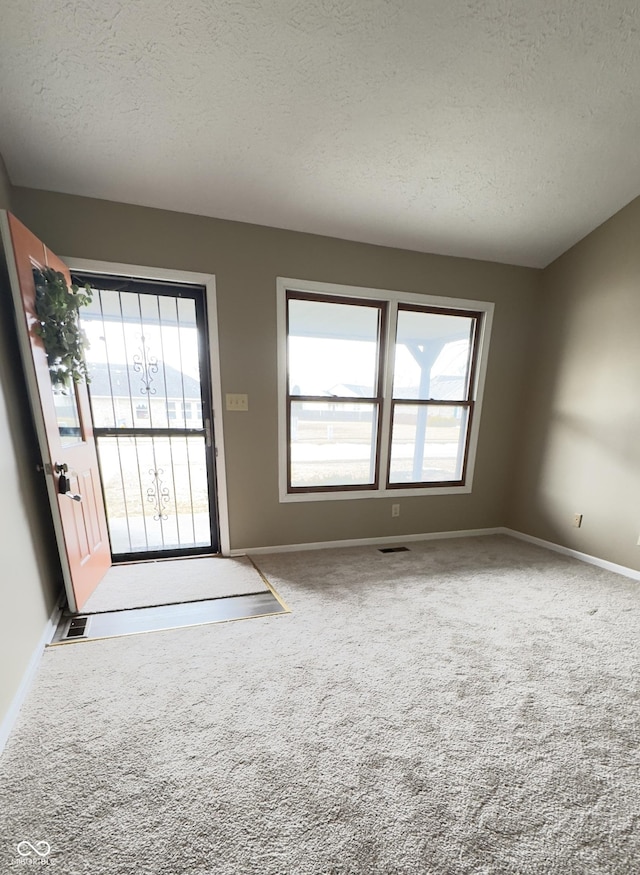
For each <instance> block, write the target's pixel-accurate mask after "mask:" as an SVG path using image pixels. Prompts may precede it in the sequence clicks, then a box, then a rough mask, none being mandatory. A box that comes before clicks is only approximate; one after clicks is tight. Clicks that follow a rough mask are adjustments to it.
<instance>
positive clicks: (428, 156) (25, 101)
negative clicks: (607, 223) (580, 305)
mask: <svg viewBox="0 0 640 875" xmlns="http://www.w3.org/2000/svg"><path fill="white" fill-rule="evenodd" d="M639 85H640V7H639V5H638V3H637V2H634V3H629V2H623V0H620V2H618V0H611V2H607V0H597V2H596V0H548V2H547V0H273V2H269V0H243V2H236V0H180V2H176V0H82V2H81V0H46V2H45V0H40V2H38V0H2V14H1V18H0V111H1V116H0V153H2V154H3V155H4V158H5V162H6V164H7V168H8V171H9V175H10V177H11V180H12V182H13V183H14V184H16V185H24V186H30V187H34V188H44V189H51V190H54V191H61V192H69V193H72V194H79V195H87V196H93V197H98V198H106V199H109V200H116V201H124V202H127V203H135V204H143V205H148V206H154V207H162V208H166V209H172V210H180V211H184V212H189V213H197V214H202V215H208V216H218V217H222V218H228V219H237V220H241V221H247V222H257V223H260V224H265V225H271V226H276V227H282V228H291V229H295V230H302V231H311V232H315V233H319V234H327V235H331V236H336V237H343V238H346V239H350V240H360V241H367V242H371V243H380V244H385V245H391V246H400V247H404V248H409V249H417V250H421V251H429V252H440V253H447V254H454V255H464V256H470V257H478V258H483V259H492V260H497V261H504V262H510V263H517V264H524V265H532V266H543V265H545V264H547V263H548V262H549V261H551V260H553V259H554V258H555V257H556V256H557V255H559V254H560V253H561V252H563V251H564V250H566V249H567V248H568V247H569V246H570V245H572V244H573V243H574V242H576V241H577V240H579V239H580V238H581V237H583V236H584V235H585V234H586V233H588V232H589V231H590V230H592V229H593V228H594V227H596V226H597V225H598V224H600V223H601V222H602V221H604V220H605V219H606V218H608V217H609V216H610V215H612V214H613V213H614V212H616V211H617V210H618V209H619V208H620V207H622V206H623V205H624V204H626V203H628V202H629V201H630V200H631V199H633V198H634V197H635V196H637V195H638V194H640V148H639V144H640V100H639V96H638V95H639V90H638V88H639Z"/></svg>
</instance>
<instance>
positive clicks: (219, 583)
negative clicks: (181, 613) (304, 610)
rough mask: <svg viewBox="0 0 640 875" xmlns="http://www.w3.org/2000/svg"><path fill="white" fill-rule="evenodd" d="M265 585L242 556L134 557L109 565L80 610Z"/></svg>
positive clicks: (218, 594) (149, 604)
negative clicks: (139, 559)
mask: <svg viewBox="0 0 640 875" xmlns="http://www.w3.org/2000/svg"><path fill="white" fill-rule="evenodd" d="M267 589H268V587H267V586H266V584H265V582H264V580H263V579H262V578H261V577H260V574H259V573H258V572H257V571H256V569H255V567H254V566H253V565H252V563H251V560H250V559H247V557H246V556H239V557H237V558H233V559H230V558H226V557H224V558H223V557H222V556H215V557H194V558H189V559H163V560H161V561H158V562H136V563H132V564H128V565H113V566H112V567H111V568H110V569H109V570H108V571H107V573H106V575H105V576H104V578H103V580H102V581H101V583H100V584H98V587H97V588H96V590H95V591H94V592H93V593H92V594H91V595H90V596H89V598H88V599H87V602H86V604H85V605H84V607H83V609H82V613H83V614H93V613H99V612H101V611H122V610H127V609H129V608H147V607H153V606H154V605H169V604H174V603H176V602H194V601H200V600H202V599H217V598H225V597H227V596H234V595H248V594H249V593H254V592H264V591H265V590H267Z"/></svg>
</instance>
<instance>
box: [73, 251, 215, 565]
mask: <svg viewBox="0 0 640 875" xmlns="http://www.w3.org/2000/svg"><path fill="white" fill-rule="evenodd" d="M60 258H61V259H62V261H64V263H65V264H66V265H67V266H68V267H69V269H70V270H78V271H87V272H90V273H105V274H115V275H118V276H122V275H124V276H130V277H136V278H140V279H150V280H165V281H166V282H174V283H191V284H192V285H198V286H204V287H205V295H206V300H207V321H208V325H207V331H208V332H209V366H210V376H211V395H212V404H213V407H212V411H211V412H212V415H213V447H214V452H215V466H214V467H215V472H216V499H217V504H218V507H217V514H218V528H219V533H220V552H221V553H222V555H223V556H228V555H229V553H230V550H231V542H230V537H229V501H228V497H227V475H226V463H225V453H224V431H223V427H224V426H223V417H222V410H223V407H222V381H221V375H220V342H219V336H218V299H217V293H216V278H215V275H214V274H209V273H194V272H193V271H188V270H171V269H169V268H164V267H145V266H143V265H139V264H122V263H120V262H115V261H97V260H94V259H92V258H73V257H71V256H66V255H61V256H60Z"/></svg>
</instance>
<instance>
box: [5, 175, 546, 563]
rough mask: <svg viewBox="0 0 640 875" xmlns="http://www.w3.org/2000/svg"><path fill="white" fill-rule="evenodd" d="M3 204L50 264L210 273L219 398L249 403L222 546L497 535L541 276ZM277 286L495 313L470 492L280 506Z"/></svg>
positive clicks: (220, 225) (85, 207)
mask: <svg viewBox="0 0 640 875" xmlns="http://www.w3.org/2000/svg"><path fill="white" fill-rule="evenodd" d="M14 204H15V211H16V213H17V215H18V216H19V217H20V218H21V219H22V220H23V221H24V222H25V224H27V225H28V226H29V227H30V228H31V229H32V230H33V231H34V232H35V233H36V234H38V235H39V236H40V237H42V239H44V240H45V241H46V242H47V243H48V244H49V245H50V246H51V248H52V249H53V250H54V251H56V252H57V253H58V254H60V255H67V256H75V257H79V258H94V259H100V260H105V261H116V262H127V263H132V264H140V265H148V266H158V267H166V268H173V269H182V270H191V271H198V272H203V273H214V274H215V275H216V278H217V291H218V316H219V323H220V347H221V371H222V384H223V385H222V389H223V392H243V393H244V392H246V393H248V395H249V413H241V414H239V413H235V414H234V413H227V412H223V416H224V427H225V441H226V453H227V478H228V484H229V508H230V529H231V546H232V547H233V548H243V547H255V546H262V545H277V544H288V543H304V542H315V541H327V540H338V539H346V538H363V537H371V536H389V537H392V536H393V535H396V534H408V533H422V532H437V531H448V530H455V529H471V528H480V527H486V526H497V525H502V524H504V522H505V512H506V505H507V493H508V489H509V488H510V479H511V473H512V470H511V463H512V460H513V448H514V428H515V422H516V420H517V418H518V417H514V409H516V408H518V405H519V404H520V402H521V398H522V381H523V373H524V370H523V369H524V349H525V342H526V339H527V336H528V331H529V326H530V323H531V317H532V313H533V305H534V301H535V296H536V291H537V282H538V278H539V272H537V271H534V270H530V269H527V268H516V267H509V266H504V265H497V264H491V263H488V262H479V261H470V260H464V259H455V258H445V257H439V256H430V255H424V254H420V253H415V252H408V251H402V250H396V249H386V248H383V247H376V246H368V245H364V244H358V243H349V242H345V241H341V240H335V239H332V238H326V237H319V236H314V235H309V234H300V233H294V232H290V231H280V230H275V229H269V228H264V227H259V226H254V225H245V224H242V223H236V222H227V221H221V220H216V219H208V218H203V217H198V216H190V215H185V214H180V213H172V212H167V211H162V210H152V209H147V208H142V207H134V206H127V205H124V204H116V203H110V202H106V201H98V200H92V199H85V198H78V197H73V196H68V195H59V194H54V193H50V192H41V191H34V190H30V189H16V190H15V196H14ZM277 276H289V277H295V278H300V279H311V280H318V281H322V282H335V283H345V284H350V285H361V286H373V287H378V288H389V289H399V290H402V291H408V292H419V293H427V294H438V295H450V296H452V297H462V298H474V299H479V300H487V301H494V302H495V303H496V310H495V320H494V332H493V339H492V345H491V350H490V356H489V368H488V376H487V383H486V389H485V404H484V412H483V418H482V425H481V430H480V439H479V447H478V457H477V464H476V478H475V483H474V489H473V493H472V494H470V495H451V496H431V497H429V496H425V497H421V496H420V497H412V498H402V499H400V503H401V515H400V517H399V518H398V519H394V520H392V519H391V500H387V499H365V500H354V501H336V502H313V503H305V504H293V505H292V504H288V505H283V504H280V503H279V502H278V488H277V410H276V402H277V383H276V308H275V300H276V296H275V281H276V277H277Z"/></svg>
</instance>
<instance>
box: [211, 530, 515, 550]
mask: <svg viewBox="0 0 640 875" xmlns="http://www.w3.org/2000/svg"><path fill="white" fill-rule="evenodd" d="M505 532H506V529H503V528H501V527H498V528H492V529H465V530H463V531H457V532H428V533H426V534H419V535H387V536H385V537H380V538H351V539H346V540H344V541H315V542H313V543H310V544H280V545H278V546H274V547H244V548H242V549H236V550H230V551H229V553H228V555H229V556H259V555H260V554H264V553H293V552H297V551H298V550H325V549H327V548H330V547H368V546H372V545H375V544H389V545H390V544H406V543H409V542H411V541H436V540H440V539H441V538H474V537H478V536H480V535H500V534H504V533H505Z"/></svg>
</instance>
